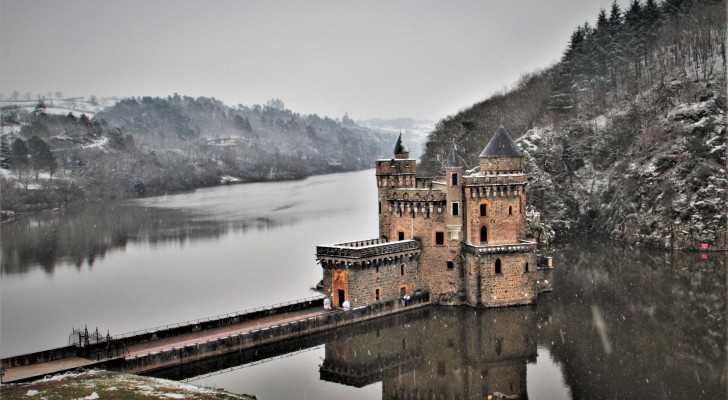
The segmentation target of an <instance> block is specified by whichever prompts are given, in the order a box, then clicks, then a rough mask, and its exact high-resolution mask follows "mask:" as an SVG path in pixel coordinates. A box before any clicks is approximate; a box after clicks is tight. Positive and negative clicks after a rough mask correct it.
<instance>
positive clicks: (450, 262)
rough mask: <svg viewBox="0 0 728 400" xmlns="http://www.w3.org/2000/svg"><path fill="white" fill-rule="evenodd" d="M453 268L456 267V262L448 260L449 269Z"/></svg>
mask: <svg viewBox="0 0 728 400" xmlns="http://www.w3.org/2000/svg"><path fill="white" fill-rule="evenodd" d="M453 268H455V263H454V262H452V261H448V262H447V269H453Z"/></svg>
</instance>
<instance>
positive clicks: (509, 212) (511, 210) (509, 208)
mask: <svg viewBox="0 0 728 400" xmlns="http://www.w3.org/2000/svg"><path fill="white" fill-rule="evenodd" d="M508 215H513V206H508Z"/></svg>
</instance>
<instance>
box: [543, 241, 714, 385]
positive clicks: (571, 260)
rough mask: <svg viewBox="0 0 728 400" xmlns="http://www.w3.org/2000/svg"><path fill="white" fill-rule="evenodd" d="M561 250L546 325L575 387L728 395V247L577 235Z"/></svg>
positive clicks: (545, 335)
mask: <svg viewBox="0 0 728 400" xmlns="http://www.w3.org/2000/svg"><path fill="white" fill-rule="evenodd" d="M557 257H558V259H559V260H560V265H559V269H558V270H556V271H555V273H556V276H555V278H556V279H558V281H557V282H558V290H555V291H554V293H552V295H551V297H550V298H549V299H548V301H547V304H544V305H543V306H545V307H548V308H549V310H550V323H549V324H548V325H546V326H544V329H542V330H541V331H542V338H544V339H546V340H545V342H546V343H549V344H550V350H551V353H552V354H553V355H554V358H555V360H556V361H557V362H559V363H561V364H563V365H564V367H565V375H566V378H567V383H568V385H569V386H570V387H571V389H572V391H573V394H574V397H576V398H587V397H588V398H615V397H616V398H624V397H631V398H655V399H657V398H660V399H662V398H672V397H684V398H703V399H718V398H726V394H727V393H726V373H727V371H726V346H727V342H726V329H727V328H728V326H727V324H726V311H727V309H726V289H727V286H726V254H724V253H714V254H711V255H710V257H709V259H708V260H701V257H700V255H699V254H697V253H677V252H675V253H672V252H670V253H668V252H663V251H656V250H649V249H633V248H630V247H629V246H620V245H613V244H593V243H592V244H589V243H571V244H569V245H568V246H567V245H564V246H561V247H560V248H559V249H558V250H557ZM562 260H563V261H562ZM539 342H540V343H542V342H544V340H543V339H539Z"/></svg>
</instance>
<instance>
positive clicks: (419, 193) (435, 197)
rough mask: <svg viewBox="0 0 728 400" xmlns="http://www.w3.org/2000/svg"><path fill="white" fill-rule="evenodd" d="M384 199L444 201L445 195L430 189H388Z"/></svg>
mask: <svg viewBox="0 0 728 400" xmlns="http://www.w3.org/2000/svg"><path fill="white" fill-rule="evenodd" d="M384 199H385V200H388V201H398V202H444V201H446V200H447V196H446V194H445V192H442V191H439V190H432V189H390V190H388V191H387V193H386V194H385V195H384Z"/></svg>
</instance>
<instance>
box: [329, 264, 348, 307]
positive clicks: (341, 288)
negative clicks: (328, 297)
mask: <svg viewBox="0 0 728 400" xmlns="http://www.w3.org/2000/svg"><path fill="white" fill-rule="evenodd" d="M332 274H333V275H332V277H331V280H332V283H333V284H332V285H331V286H332V287H331V291H332V293H331V294H332V295H333V299H332V300H333V301H334V307H341V306H342V305H343V304H344V302H345V301H346V297H347V293H346V292H347V290H348V286H349V285H348V282H347V281H346V271H339V270H333V271H332Z"/></svg>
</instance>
